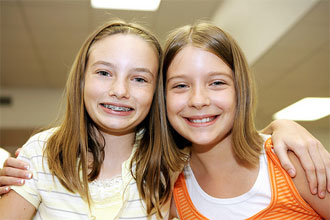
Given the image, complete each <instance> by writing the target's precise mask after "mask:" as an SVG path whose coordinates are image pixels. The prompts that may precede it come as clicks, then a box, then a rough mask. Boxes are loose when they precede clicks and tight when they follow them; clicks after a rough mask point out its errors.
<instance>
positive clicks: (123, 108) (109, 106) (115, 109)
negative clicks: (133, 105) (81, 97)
mask: <svg viewBox="0 0 330 220" xmlns="http://www.w3.org/2000/svg"><path fill="white" fill-rule="evenodd" d="M104 107H106V108H109V109H111V110H114V111H125V112H128V111H130V110H131V109H130V108H126V107H119V106H114V105H104Z"/></svg>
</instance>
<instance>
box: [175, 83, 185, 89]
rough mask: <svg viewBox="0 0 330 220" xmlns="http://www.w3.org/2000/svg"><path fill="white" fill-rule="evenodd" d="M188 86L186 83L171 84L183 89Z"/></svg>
mask: <svg viewBox="0 0 330 220" xmlns="http://www.w3.org/2000/svg"><path fill="white" fill-rule="evenodd" d="M187 87H188V86H187V85H186V84H178V85H175V86H173V89H184V88H187Z"/></svg>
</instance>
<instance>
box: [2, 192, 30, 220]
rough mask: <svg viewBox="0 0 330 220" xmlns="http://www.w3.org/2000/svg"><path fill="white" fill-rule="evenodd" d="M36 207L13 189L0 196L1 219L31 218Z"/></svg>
mask: <svg viewBox="0 0 330 220" xmlns="http://www.w3.org/2000/svg"><path fill="white" fill-rule="evenodd" d="M35 211H36V208H35V207H34V206H33V205H32V204H31V203H30V202H28V201H27V200H26V199H24V198H23V197H22V196H20V195H19V194H18V193H17V192H15V191H14V190H11V191H10V192H9V193H7V194H4V195H2V197H1V198H0V213H1V216H2V218H3V219H31V218H32V217H33V216H34V214H35Z"/></svg>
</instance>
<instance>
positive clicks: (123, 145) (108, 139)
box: [98, 132, 135, 179]
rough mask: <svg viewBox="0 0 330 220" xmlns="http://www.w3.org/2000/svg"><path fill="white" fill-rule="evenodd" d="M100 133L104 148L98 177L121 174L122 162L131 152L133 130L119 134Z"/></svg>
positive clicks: (105, 177) (107, 177)
mask: <svg viewBox="0 0 330 220" xmlns="http://www.w3.org/2000/svg"><path fill="white" fill-rule="evenodd" d="M102 135H103V137H104V140H105V143H106V144H105V148H104V161H103V163H102V167H101V172H100V175H99V177H98V179H109V178H113V177H115V176H118V175H121V173H122V169H121V168H122V163H123V162H124V161H126V160H127V159H128V158H129V157H130V155H131V153H132V149H133V144H134V140H135V132H131V133H127V134H120V135H118V134H116V135H113V134H107V133H103V132H102Z"/></svg>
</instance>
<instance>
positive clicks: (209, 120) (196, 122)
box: [184, 115, 218, 127]
mask: <svg viewBox="0 0 330 220" xmlns="http://www.w3.org/2000/svg"><path fill="white" fill-rule="evenodd" d="M217 118H218V115H214V116H207V117H184V119H185V120H186V121H187V122H188V124H190V125H192V126H198V127H199V126H208V125H211V124H213V123H214V121H215V120H216V119H217Z"/></svg>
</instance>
